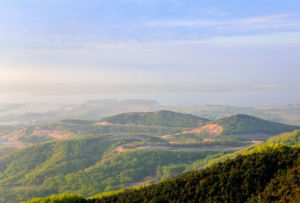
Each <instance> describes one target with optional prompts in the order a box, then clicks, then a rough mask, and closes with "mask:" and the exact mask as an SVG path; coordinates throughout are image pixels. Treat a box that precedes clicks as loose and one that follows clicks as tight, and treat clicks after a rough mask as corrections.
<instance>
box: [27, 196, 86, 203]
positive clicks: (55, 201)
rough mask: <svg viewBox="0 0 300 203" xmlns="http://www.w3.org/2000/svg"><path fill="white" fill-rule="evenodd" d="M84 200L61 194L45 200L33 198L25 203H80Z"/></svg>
mask: <svg viewBox="0 0 300 203" xmlns="http://www.w3.org/2000/svg"><path fill="white" fill-rule="evenodd" d="M85 201H86V200H85V199H84V198H83V197H82V196H81V195H75V194H61V195H52V196H50V197H46V198H34V199H32V200H30V201H27V203H81V202H85Z"/></svg>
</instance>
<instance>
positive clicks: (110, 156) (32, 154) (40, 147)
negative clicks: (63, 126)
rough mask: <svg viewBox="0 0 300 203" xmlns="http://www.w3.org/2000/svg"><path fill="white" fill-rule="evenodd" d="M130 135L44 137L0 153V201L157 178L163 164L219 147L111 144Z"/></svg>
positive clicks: (184, 161) (187, 160)
mask: <svg viewBox="0 0 300 203" xmlns="http://www.w3.org/2000/svg"><path fill="white" fill-rule="evenodd" d="M141 137H143V139H144V142H146V143H148V142H150V143H151V142H153V143H156V142H159V141H160V139H158V138H155V137H149V136H141ZM135 141H136V139H133V138H130V137H129V138H127V139H124V138H122V139H120V137H115V136H113V135H105V136H104V135H103V136H83V137H78V138H74V139H68V140H59V141H58V140H56V141H49V142H46V143H41V144H36V145H32V146H30V147H27V148H25V149H21V150H17V151H15V152H12V153H11V154H10V155H7V156H5V157H2V158H0V185H1V186H0V197H1V198H0V202H5V203H8V202H15V201H17V200H26V199H29V198H32V197H37V196H48V195H52V194H59V193H64V192H72V193H78V194H81V195H85V196H91V195H94V194H96V193H99V192H101V191H111V190H118V189H122V188H125V187H129V186H134V185H137V184H146V183H153V182H157V181H159V180H161V178H162V177H163V170H164V168H165V166H169V165H171V164H175V165H176V164H178V165H183V166H184V167H185V168H184V170H186V168H187V167H188V166H189V165H190V164H193V163H194V162H195V161H197V160H203V159H206V160H209V159H210V158H215V157H216V156H217V153H219V152H218V151H199V152H180V151H178V152H177V151H166V150H133V151H125V152H122V153H119V152H116V151H115V149H116V147H118V146H122V145H126V144H130V143H134V142H135ZM131 145H132V144H131ZM129 146H130V145H129ZM133 147H134V146H133ZM223 154H224V152H223V153H222V155H223ZM219 156H220V155H219ZM176 174H177V173H176ZM173 175H175V174H173ZM173 175H172V176H173Z"/></svg>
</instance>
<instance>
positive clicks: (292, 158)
mask: <svg viewBox="0 0 300 203" xmlns="http://www.w3.org/2000/svg"><path fill="white" fill-rule="evenodd" d="M299 174H300V147H293V148H292V147H288V146H273V147H268V146H264V147H261V148H260V149H259V150H258V151H254V152H252V153H249V154H247V155H244V156H238V157H236V158H235V159H232V160H227V161H225V162H222V163H218V164H215V165H213V166H212V167H209V168H206V169H203V170H200V171H194V172H189V173H185V174H183V175H180V176H178V177H175V178H172V179H169V180H167V181H164V182H161V183H159V184H154V185H149V186H145V187H142V188H138V189H131V190H126V191H120V192H119V193H111V194H107V196H105V195H104V196H102V197H100V198H98V199H90V200H85V199H84V198H82V197H76V196H71V195H69V196H68V195H65V196H64V198H65V199H64V201H62V202H68V201H71V200H76V199H77V201H76V202H82V203H84V202H89V203H92V202H93V203H102V202H103V203H104V202H123V203H126V202H128V203H129V202H130V203H135V202H136V203H138V202H237V203H239V202H241V203H244V202H299V201H300V195H299V194H300V190H299V188H300V175H299ZM58 198H59V196H53V197H50V198H44V199H33V200H31V201H28V202H27V203H36V202H42V203H43V202H49V201H50V200H51V199H52V200H53V199H58ZM57 202H58V201H57ZM74 202H75V201H74Z"/></svg>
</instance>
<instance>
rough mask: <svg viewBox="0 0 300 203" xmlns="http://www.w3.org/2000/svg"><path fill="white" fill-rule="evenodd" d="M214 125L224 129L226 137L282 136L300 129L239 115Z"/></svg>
mask: <svg viewBox="0 0 300 203" xmlns="http://www.w3.org/2000/svg"><path fill="white" fill-rule="evenodd" d="M213 123H215V124H218V125H220V126H222V127H223V132H222V134H224V135H243V134H255V133H265V134H272V135H276V134H280V133H283V132H291V131H293V130H296V129H299V128H300V127H299V126H293V125H287V124H282V123H277V122H272V121H267V120H263V119H260V118H256V117H252V116H248V115H244V114H237V115H233V116H229V117H225V118H222V119H219V120H216V121H214V122H213Z"/></svg>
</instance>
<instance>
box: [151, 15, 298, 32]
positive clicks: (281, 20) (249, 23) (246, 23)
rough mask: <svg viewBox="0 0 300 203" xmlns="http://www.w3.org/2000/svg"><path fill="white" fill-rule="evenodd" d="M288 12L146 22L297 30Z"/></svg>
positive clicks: (238, 28) (229, 28)
mask: <svg viewBox="0 0 300 203" xmlns="http://www.w3.org/2000/svg"><path fill="white" fill-rule="evenodd" d="M290 16H291V15H289V14H278V15H269V16H260V17H251V18H243V19H232V20H206V19H200V20H167V21H152V22H148V23H147V26H149V27H170V28H172V27H199V28H201V27H212V28H214V29H219V30H220V29H221V30H222V29H223V30H231V31H241V32H247V31H266V30H270V31H274V30H280V29H286V30H288V31H289V30H293V31H294V30H298V29H300V23H299V21H294V20H290V19H289V17H290Z"/></svg>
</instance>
